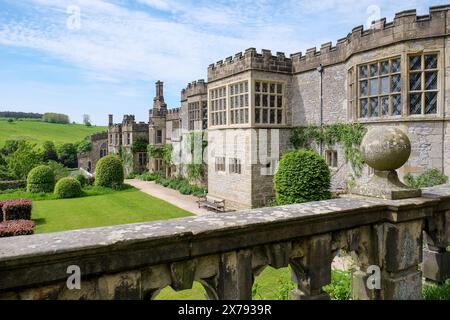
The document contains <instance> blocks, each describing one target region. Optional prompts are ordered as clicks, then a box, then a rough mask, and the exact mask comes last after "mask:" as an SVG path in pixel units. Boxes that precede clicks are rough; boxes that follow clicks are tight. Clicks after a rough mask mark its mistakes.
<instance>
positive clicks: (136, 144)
mask: <svg viewBox="0 0 450 320" xmlns="http://www.w3.org/2000/svg"><path fill="white" fill-rule="evenodd" d="M147 145H148V140H147V139H145V138H142V137H140V138H137V139H136V140H134V141H133V144H132V145H131V151H132V152H133V153H136V152H145V151H146V150H147Z"/></svg>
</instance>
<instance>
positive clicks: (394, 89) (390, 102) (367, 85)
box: [358, 57, 402, 118]
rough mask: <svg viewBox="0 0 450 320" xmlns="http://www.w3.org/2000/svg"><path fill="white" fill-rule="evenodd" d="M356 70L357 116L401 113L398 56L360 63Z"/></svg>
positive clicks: (399, 62)
mask: <svg viewBox="0 0 450 320" xmlns="http://www.w3.org/2000/svg"><path fill="white" fill-rule="evenodd" d="M358 70H359V71H358V85H359V89H358V98H359V100H358V102H359V109H358V116H359V117H360V118H368V117H380V116H397V115H401V110H402V107H401V104H402V99H401V73H400V72H401V61H400V57H396V58H392V59H386V60H383V61H379V62H372V63H368V64H364V65H360V66H359V68H358Z"/></svg>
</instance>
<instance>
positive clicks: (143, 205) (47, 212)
mask: <svg viewBox="0 0 450 320" xmlns="http://www.w3.org/2000/svg"><path fill="white" fill-rule="evenodd" d="M191 215H192V214H191V213H190V212H188V211H185V210H183V209H180V208H178V207H176V206H174V205H171V204H170V203H167V202H165V201H163V200H161V199H158V198H154V197H152V196H149V195H147V194H145V193H143V192H141V191H138V190H136V189H134V188H133V189H128V190H123V191H116V192H113V193H110V194H104V195H98V196H88V197H82V198H75V199H61V200H42V201H33V213H32V219H33V220H34V221H35V222H36V233H46V232H57V231H64V230H73V229H81V228H93V227H101V226H112V225H118V224H127V223H135V222H145V221H154V220H167V219H173V218H179V217H187V216H191Z"/></svg>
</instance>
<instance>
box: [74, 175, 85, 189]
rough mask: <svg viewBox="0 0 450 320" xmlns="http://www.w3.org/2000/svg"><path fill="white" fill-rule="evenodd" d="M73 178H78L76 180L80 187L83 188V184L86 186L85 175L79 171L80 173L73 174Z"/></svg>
mask: <svg viewBox="0 0 450 320" xmlns="http://www.w3.org/2000/svg"><path fill="white" fill-rule="evenodd" d="M75 179H77V180H78V182H79V183H80V184H81V187H82V188H83V187H84V186H86V177H85V176H84V175H82V174H81V173H80V174H77V175H76V176H75Z"/></svg>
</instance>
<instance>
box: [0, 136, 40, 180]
mask: <svg viewBox="0 0 450 320" xmlns="http://www.w3.org/2000/svg"><path fill="white" fill-rule="evenodd" d="M6 162H7V163H8V167H9V169H10V171H11V173H12V174H13V175H14V177H15V178H16V179H23V180H24V179H26V177H27V175H28V173H29V172H30V171H31V169H33V168H34V167H37V166H38V165H40V164H41V163H42V155H41V153H40V152H39V151H38V150H36V147H35V145H33V144H31V143H29V142H26V141H20V143H19V147H18V148H17V150H16V151H15V152H14V153H13V154H12V155H10V156H9V157H8V158H7V159H6Z"/></svg>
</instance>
